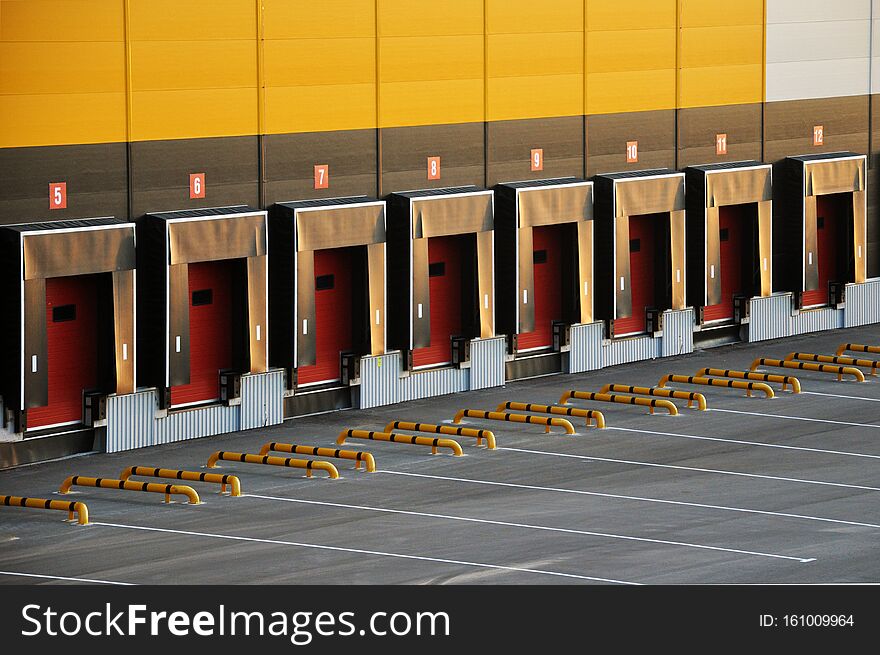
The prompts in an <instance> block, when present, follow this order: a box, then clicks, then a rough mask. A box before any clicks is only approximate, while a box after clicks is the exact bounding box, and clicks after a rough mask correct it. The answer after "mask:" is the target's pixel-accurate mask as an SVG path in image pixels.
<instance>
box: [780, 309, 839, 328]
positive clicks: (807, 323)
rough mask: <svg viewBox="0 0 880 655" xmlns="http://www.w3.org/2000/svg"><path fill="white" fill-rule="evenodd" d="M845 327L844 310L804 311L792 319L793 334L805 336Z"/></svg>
mask: <svg viewBox="0 0 880 655" xmlns="http://www.w3.org/2000/svg"><path fill="white" fill-rule="evenodd" d="M839 327H843V310H842V309H834V308H832V307H823V308H821V309H809V310H805V311H804V310H802V311H801V312H800V313H799V314H798V315H797V316H792V317H791V333H792V334H804V333H806V332H819V331H820V330H834V329H836V328H839Z"/></svg>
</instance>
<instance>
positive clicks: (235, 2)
mask: <svg viewBox="0 0 880 655" xmlns="http://www.w3.org/2000/svg"><path fill="white" fill-rule="evenodd" d="M130 2H131V5H130V13H129V16H130V18H129V20H130V23H131V39H132V40H134V41H186V40H214V39H221V40H222V39H256V34H257V7H256V3H255V2H254V0H185V1H182V0H130Z"/></svg>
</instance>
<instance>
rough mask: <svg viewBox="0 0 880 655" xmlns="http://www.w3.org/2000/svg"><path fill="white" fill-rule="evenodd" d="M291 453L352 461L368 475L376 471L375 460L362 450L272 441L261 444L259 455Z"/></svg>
mask: <svg viewBox="0 0 880 655" xmlns="http://www.w3.org/2000/svg"><path fill="white" fill-rule="evenodd" d="M273 451H274V452H277V453H292V454H294V455H316V456H318V457H333V458H335V459H348V460H354V462H355V464H354V467H355V468H356V469H360V468H361V464H364V465H365V467H366V470H367V472H368V473H372V472H373V471H375V470H376V460H375V458H374V457H373V455H372V454H371V453H368V452H366V451H362V450H340V449H339V448H320V447H318V446H302V445H300V444H292V443H279V442H277V441H272V442H270V443H265V444H263V447H262V448H260V455H266V454H267V453H270V452H273Z"/></svg>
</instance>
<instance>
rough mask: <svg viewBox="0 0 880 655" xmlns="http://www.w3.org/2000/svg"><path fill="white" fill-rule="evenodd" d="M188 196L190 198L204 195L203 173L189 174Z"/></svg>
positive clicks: (193, 198)
mask: <svg viewBox="0 0 880 655" xmlns="http://www.w3.org/2000/svg"><path fill="white" fill-rule="evenodd" d="M189 197H190V199H191V200H195V199H197V198H204V197H205V174H204V173H191V174H190V176H189Z"/></svg>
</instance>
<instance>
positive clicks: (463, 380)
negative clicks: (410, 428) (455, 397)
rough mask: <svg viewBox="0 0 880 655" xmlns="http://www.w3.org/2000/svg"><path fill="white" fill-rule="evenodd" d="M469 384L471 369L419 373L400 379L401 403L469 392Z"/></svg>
mask: <svg viewBox="0 0 880 655" xmlns="http://www.w3.org/2000/svg"><path fill="white" fill-rule="evenodd" d="M469 384H470V369H467V368H461V369H459V368H438V369H435V370H433V371H417V372H414V373H410V374H409V375H408V376H406V377H403V378H401V379H400V402H406V401H408V400H418V399H419V398H431V397H432V396H445V395H446V394H450V393H457V392H459V391H467V390H468V388H469Z"/></svg>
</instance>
